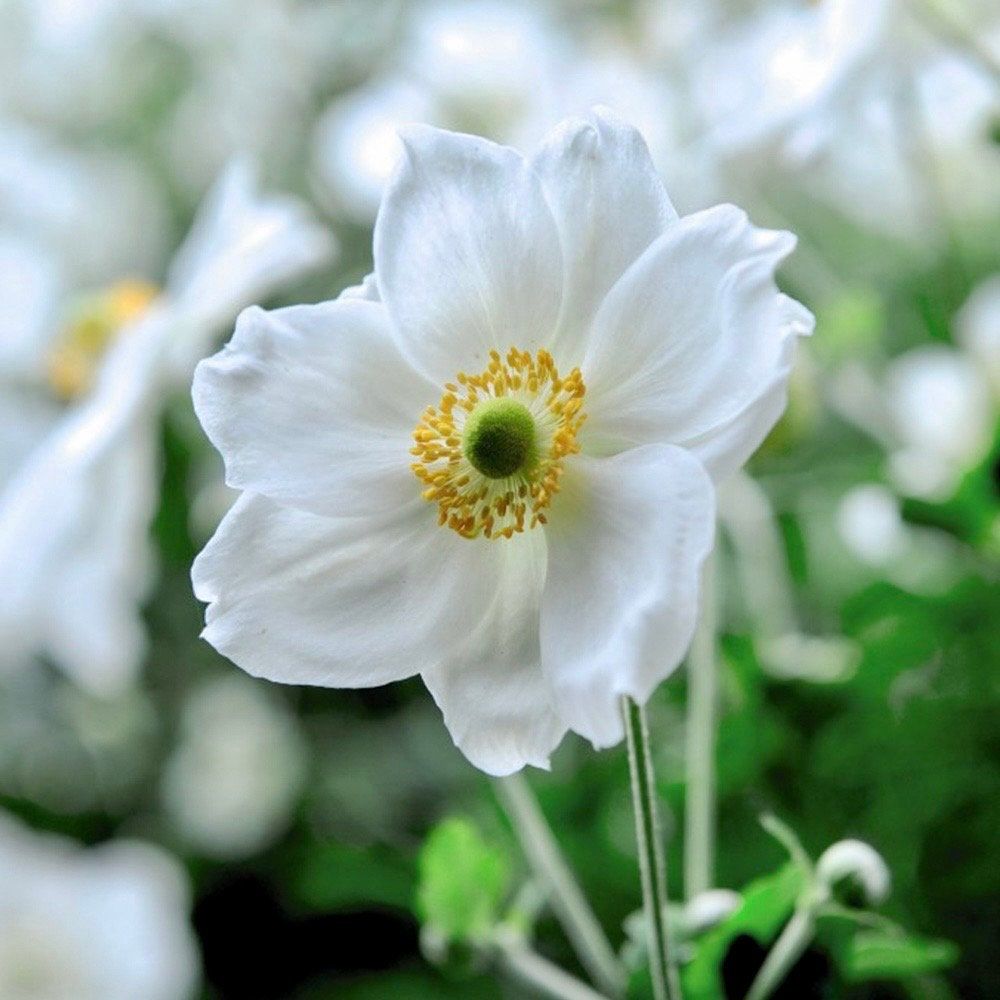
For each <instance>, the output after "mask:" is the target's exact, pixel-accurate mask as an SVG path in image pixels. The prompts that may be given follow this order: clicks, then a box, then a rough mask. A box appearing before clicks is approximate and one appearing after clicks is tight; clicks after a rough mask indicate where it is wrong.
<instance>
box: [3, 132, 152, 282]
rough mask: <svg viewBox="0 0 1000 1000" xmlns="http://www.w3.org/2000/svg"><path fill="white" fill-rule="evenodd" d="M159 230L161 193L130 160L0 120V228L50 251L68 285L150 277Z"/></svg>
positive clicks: (137, 165) (146, 175)
mask: <svg viewBox="0 0 1000 1000" xmlns="http://www.w3.org/2000/svg"><path fill="white" fill-rule="evenodd" d="M166 230H167V216H166V207H165V205H164V203H163V197H162V194H161V192H160V191H159V189H158V188H157V186H156V184H154V183H153V181H152V179H151V178H150V177H149V175H148V174H147V173H146V171H145V170H144V169H143V168H142V166H141V165H140V164H139V162H138V160H137V158H136V157H135V156H128V155H125V154H118V153H113V152H110V151H107V150H102V151H82V150H79V149H71V148H69V147H67V146H63V145H60V144H58V143H56V142H54V141H53V140H52V139H51V137H50V136H48V135H46V134H44V133H42V132H39V131H36V130H33V129H30V128H26V127H24V126H22V125H14V124H13V123H11V122H8V121H3V120H2V119H0V231H3V232H4V233H5V234H11V235H15V234H16V235H17V236H19V237H20V238H22V239H27V240H30V241H32V242H33V243H35V244H37V245H38V246H39V247H41V248H44V249H46V250H48V251H50V252H52V253H54V254H55V255H56V258H57V259H58V261H59V264H60V267H61V269H62V270H63V271H64V272H65V274H66V276H67V279H68V280H70V281H71V283H72V284H74V285H77V284H79V285H86V284H94V283H100V282H104V281H107V280H108V279H109V277H110V276H112V275H121V274H132V275H143V274H147V273H151V272H154V271H155V270H156V269H158V268H159V267H161V266H162V258H163V256H164V250H165V239H166ZM84 234H85V235H84Z"/></svg>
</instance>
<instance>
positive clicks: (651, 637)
mask: <svg viewBox="0 0 1000 1000" xmlns="http://www.w3.org/2000/svg"><path fill="white" fill-rule="evenodd" d="M564 482H565V486H564V487H563V490H562V492H561V493H560V494H559V496H558V497H557V498H556V500H555V502H554V504H553V508H552V511H551V517H550V518H549V524H548V526H547V527H546V535H547V537H548V544H549V568H548V576H547V578H546V583H545V592H544V595H543V597H542V615H541V642H542V665H543V668H544V670H545V673H546V675H547V676H548V678H549V681H550V683H551V684H552V690H553V697H554V699H555V702H556V705H557V706H558V709H559V713H560V714H561V715H562V717H563V718H564V719H565V720H566V722H567V723H568V724H569V726H570V728H571V729H573V730H574V731H575V732H578V733H580V734H581V735H582V736H586V737H587V738H588V739H590V740H591V741H592V742H593V743H594V744H595V745H596V746H610V745H611V744H613V743H617V742H618V740H620V739H621V737H622V721H621V716H620V713H619V706H618V698H619V696H620V695H622V694H627V695H629V696H630V697H632V698H634V699H635V700H636V701H638V702H640V703H642V702H645V701H646V699H647V698H648V697H649V696H650V694H651V693H652V691H653V689H654V688H655V687H656V686H657V684H659V683H660V681H662V680H663V679H664V678H665V677H666V676H667V675H668V674H670V673H671V672H672V671H673V670H674V669H675V668H676V667H677V665H678V664H679V663H680V661H681V659H682V658H683V656H684V654H685V653H686V652H687V648H688V645H689V644H690V641H691V636H692V634H693V632H694V626H695V619H696V616H697V610H698V587H699V575H700V571H701V565H702V563H703V561H704V559H705V557H706V556H707V555H708V553H709V552H710V551H711V548H712V543H713V537H714V526H715V496H714V492H713V489H712V484H711V481H710V480H709V478H708V475H707V474H706V473H705V471H704V469H703V468H702V467H701V465H700V464H699V463H698V461H697V460H696V459H695V458H693V457H692V456H691V455H690V454H689V453H688V452H686V451H684V450H683V449H681V448H676V447H674V446H671V445H646V446H644V447H641V448H634V449H632V450H630V451H627V452H623V453H621V454H619V455H615V456H614V457H612V458H600V459H597V458H590V457H588V456H583V455H581V456H576V457H574V458H573V459H572V461H571V463H568V464H567V469H566V475H565V477H564Z"/></svg>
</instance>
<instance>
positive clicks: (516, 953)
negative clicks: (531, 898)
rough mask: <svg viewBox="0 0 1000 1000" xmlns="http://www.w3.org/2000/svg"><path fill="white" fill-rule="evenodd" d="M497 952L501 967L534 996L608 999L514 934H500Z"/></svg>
mask: <svg viewBox="0 0 1000 1000" xmlns="http://www.w3.org/2000/svg"><path fill="white" fill-rule="evenodd" d="M496 945H497V956H498V959H499V962H500V964H501V965H502V966H503V968H504V969H505V970H506V971H507V972H508V973H510V975H512V976H513V977H514V978H515V979H518V980H520V981H521V982H522V983H523V984H524V985H525V986H527V987H528V988H529V989H530V990H531V991H532V993H533V995H536V996H542V997H550V998H551V1000H607V997H605V996H604V994H603V993H598V992H596V990H592V989H591V988H590V987H589V986H588V985H587V984H586V983H583V982H581V981H580V980H579V979H577V978H576V977H575V976H571V975H570V974H569V973H568V972H566V971H564V970H563V969H560V968H559V966H558V965H554V964H553V963H552V962H550V961H549V960H548V959H547V958H542V956H541V955H539V954H538V953H537V952H536V951H532V949H531V948H529V947H528V945H527V944H526V943H525V942H524V940H523V939H522V938H521V937H520V936H518V935H515V934H503V933H501V934H499V935H498V936H497V940H496Z"/></svg>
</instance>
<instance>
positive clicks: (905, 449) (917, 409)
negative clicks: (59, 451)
mask: <svg viewBox="0 0 1000 1000" xmlns="http://www.w3.org/2000/svg"><path fill="white" fill-rule="evenodd" d="M887 388H888V393H887V398H888V404H889V413H890V416H891V418H892V423H893V427H894V430H895V433H896V436H897V438H898V440H899V443H900V444H899V447H898V449H897V450H896V451H895V452H893V454H892V455H891V456H890V471H891V474H892V477H893V480H894V482H895V484H896V485H897V487H898V488H899V489H901V490H902V491H903V492H904V493H907V494H909V495H911V496H917V497H922V498H924V499H927V500H945V499H947V498H948V497H949V496H950V495H951V494H952V493H953V492H954V490H955V488H956V486H957V485H958V482H959V480H960V479H961V477H962V475H963V474H964V473H965V472H967V471H968V470H969V469H971V468H972V467H973V466H974V465H975V464H976V463H977V462H979V461H982V459H984V458H985V457H986V454H987V452H988V450H989V448H990V445H991V444H992V443H993V435H994V432H995V430H996V419H997V408H996V403H995V401H994V400H993V398H992V396H991V393H990V385H989V382H988V381H987V379H986V378H985V377H984V373H983V370H982V366H981V362H978V361H977V360H975V359H974V358H971V357H968V356H967V355H966V354H965V353H964V352H963V351H960V350H955V349H954V348H952V347H947V346H946V345H944V344H933V345H929V346H926V347H917V348H914V349H913V350H911V351H907V352H906V353H905V354H902V355H900V356H899V357H898V358H895V359H893V361H892V363H891V364H890V366H889V369H888V372H887Z"/></svg>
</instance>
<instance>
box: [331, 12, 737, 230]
mask: <svg viewBox="0 0 1000 1000" xmlns="http://www.w3.org/2000/svg"><path fill="white" fill-rule="evenodd" d="M575 27H577V26H576V25H575V24H567V23H566V20H565V19H564V20H559V19H557V18H556V17H555V16H554V13H553V11H552V10H546V8H545V6H544V5H526V4H522V3H499V2H496V0H476V2H474V3H456V2H439V3H431V4H428V5H423V6H419V7H415V8H414V9H413V11H411V13H410V17H409V19H408V22H407V27H406V29H405V30H404V32H403V37H402V39H401V41H400V44H399V47H398V50H397V52H396V53H395V59H394V60H393V61H392V63H391V67H392V69H391V71H390V72H387V73H386V74H384V75H382V76H379V77H376V78H375V79H372V80H370V81H368V82H367V83H366V84H365V85H363V86H361V87H359V88H356V89H354V90H352V91H349V92H347V93H346V94H342V95H340V96H338V97H337V98H336V99H335V100H334V101H333V102H332V103H331V104H330V105H329V107H328V108H327V109H326V110H325V111H324V113H323V115H322V116H321V118H320V120H319V123H318V125H317V128H316V132H315V135H314V138H313V157H312V170H313V176H314V180H315V187H316V191H317V196H318V197H319V198H320V200H322V201H323V202H324V203H325V204H327V205H329V206H330V208H331V210H332V211H334V212H336V213H338V214H344V215H347V216H349V217H351V218H353V219H354V220H356V221H359V222H362V223H365V222H367V223H370V222H371V221H372V220H373V219H374V217H375V212H376V210H377V208H378V205H379V201H380V199H381V196H382V192H383V189H384V187H385V185H386V183H387V182H388V180H389V178H390V176H391V175H392V172H393V170H394V169H395V167H396V165H397V163H398V162H399V159H400V156H401V154H402V147H401V145H400V142H399V138H398V135H397V132H398V129H399V128H400V127H401V126H403V125H407V124H411V123H414V122H421V123H426V124H431V125H435V126H439V127H442V128H447V129H450V130H453V131H458V132H468V133H473V134H476V135H482V136H485V137H487V138H490V139H494V140H496V141H498V142H503V143H507V144H509V145H511V146H514V147H515V148H517V149H519V150H521V151H523V152H530V150H531V149H533V148H534V147H535V146H536V145H537V144H538V142H539V141H540V140H541V139H542V138H543V137H544V135H545V133H546V132H547V130H548V128H549V125H550V123H551V122H552V121H553V120H556V119H558V118H562V117H566V116H569V115H581V114H586V112H587V110H588V109H589V108H590V107H592V106H594V105H596V104H600V105H604V106H607V107H610V108H611V109H612V110H614V111H616V112H617V113H619V114H621V115H622V116H623V117H625V118H627V119H628V120H629V121H630V122H632V123H633V124H634V125H635V127H636V128H638V129H639V131H640V132H641V133H642V135H643V138H644V139H645V140H646V143H647V145H648V146H649V148H650V152H651V154H652V157H653V162H654V163H655V164H656V166H657V168H658V169H659V170H660V171H661V173H663V174H664V175H665V176H666V178H667V180H668V182H669V183H670V184H676V185H677V187H678V190H680V191H682V192H683V194H684V196H685V202H684V207H685V208H691V209H694V208H703V207H705V206H707V205H709V204H712V203H714V202H715V201H717V200H718V192H719V190H720V188H719V180H718V177H717V172H716V169H715V162H714V158H713V155H712V151H711V149H710V147H709V146H708V145H707V144H706V143H703V142H700V141H699V142H695V141H694V136H693V130H694V127H695V124H696V122H695V121H694V120H693V119H692V120H688V116H687V115H686V108H687V106H688V104H689V103H690V102H689V101H687V100H686V98H685V95H684V93H683V92H681V91H680V90H679V89H678V87H677V86H675V85H674V84H673V83H672V82H671V80H670V79H669V78H668V75H667V73H666V72H665V71H664V65H665V64H664V63H663V62H662V61H661V60H660V59H659V58H658V57H657V56H656V55H655V54H654V53H653V52H642V51H639V49H638V48H637V47H636V46H635V44H634V43H633V41H634V40H632V39H627V38H626V37H624V35H623V33H616V32H614V31H611V30H610V28H609V27H608V26H603V30H597V29H594V28H592V29H591V30H589V31H581V32H576V31H574V30H572V29H573V28H575Z"/></svg>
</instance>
